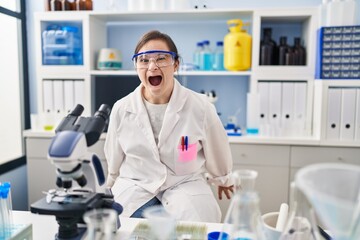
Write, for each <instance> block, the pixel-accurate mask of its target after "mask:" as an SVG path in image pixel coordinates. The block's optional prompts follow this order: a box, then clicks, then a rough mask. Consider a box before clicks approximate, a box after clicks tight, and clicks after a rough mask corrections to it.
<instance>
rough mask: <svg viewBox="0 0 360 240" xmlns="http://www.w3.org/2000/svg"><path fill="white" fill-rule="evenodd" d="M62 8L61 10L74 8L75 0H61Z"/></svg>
mask: <svg viewBox="0 0 360 240" xmlns="http://www.w3.org/2000/svg"><path fill="white" fill-rule="evenodd" d="M62 10H63V11H73V10H76V6H75V0H62Z"/></svg>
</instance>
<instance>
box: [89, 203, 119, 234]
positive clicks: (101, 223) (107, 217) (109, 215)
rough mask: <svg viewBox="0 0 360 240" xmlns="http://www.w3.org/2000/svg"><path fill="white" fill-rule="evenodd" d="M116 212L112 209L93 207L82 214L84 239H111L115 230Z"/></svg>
mask: <svg viewBox="0 0 360 240" xmlns="http://www.w3.org/2000/svg"><path fill="white" fill-rule="evenodd" d="M117 217H118V216H117V212H116V211H115V210H114V209H93V210H90V211H87V212H86V213H85V214H84V221H85V223H86V227H87V231H86V239H88V240H97V239H101V240H112V239H115V234H116V230H117V225H116V224H117Z"/></svg>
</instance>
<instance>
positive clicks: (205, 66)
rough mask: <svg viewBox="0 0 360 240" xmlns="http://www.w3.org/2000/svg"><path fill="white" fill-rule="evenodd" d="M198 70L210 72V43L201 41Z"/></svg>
mask: <svg viewBox="0 0 360 240" xmlns="http://www.w3.org/2000/svg"><path fill="white" fill-rule="evenodd" d="M200 70H203V71H211V70H212V51H211V49H210V41H209V40H204V41H203V50H202V52H201V53H200Z"/></svg>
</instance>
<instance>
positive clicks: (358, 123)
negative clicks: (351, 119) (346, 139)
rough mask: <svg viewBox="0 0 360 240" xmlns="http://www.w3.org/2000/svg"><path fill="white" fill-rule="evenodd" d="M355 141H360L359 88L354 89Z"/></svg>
mask: <svg viewBox="0 0 360 240" xmlns="http://www.w3.org/2000/svg"><path fill="white" fill-rule="evenodd" d="M355 141H360V88H357V89H356V117H355Z"/></svg>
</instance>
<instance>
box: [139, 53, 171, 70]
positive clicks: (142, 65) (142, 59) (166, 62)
mask: <svg viewBox="0 0 360 240" xmlns="http://www.w3.org/2000/svg"><path fill="white" fill-rule="evenodd" d="M175 57H176V53H174V52H170V51H161V50H152V51H146V52H140V53H137V54H135V55H134V56H133V57H132V61H133V62H134V66H135V68H137V69H147V68H149V65H150V62H151V61H153V62H154V63H155V65H156V66H158V67H159V68H162V67H167V66H170V65H173V64H174V63H175Z"/></svg>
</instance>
